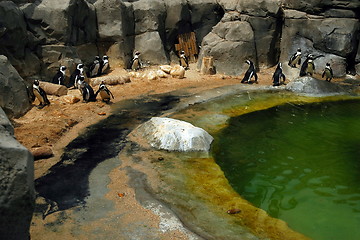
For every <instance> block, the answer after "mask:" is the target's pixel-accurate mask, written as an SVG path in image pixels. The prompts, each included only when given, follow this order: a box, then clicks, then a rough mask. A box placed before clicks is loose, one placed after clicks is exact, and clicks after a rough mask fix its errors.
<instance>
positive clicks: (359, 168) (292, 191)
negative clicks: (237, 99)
mask: <svg viewBox="0 0 360 240" xmlns="http://www.w3.org/2000/svg"><path fill="white" fill-rule="evenodd" d="M359 120H360V102H359V101H343V102H331V103H321V104H320V103H316V104H305V105H294V104H284V105H281V106H278V107H273V108H271V109H268V110H264V111H257V112H253V113H249V114H246V115H242V116H239V117H235V118H232V119H231V120H230V122H229V127H227V128H226V129H224V130H223V131H222V132H221V133H219V135H218V138H217V139H218V141H217V143H216V145H215V146H214V155H215V158H216V161H217V162H218V164H219V165H220V166H221V168H222V169H223V171H224V173H225V175H226V177H227V178H228V179H229V182H230V183H231V185H232V186H233V188H234V189H235V190H236V191H237V192H238V193H240V195H242V196H243V197H244V198H246V199H247V200H249V201H251V202H252V203H253V204H254V205H255V206H257V207H260V208H262V209H264V210H266V211H267V212H268V213H269V214H270V215H271V216H273V217H276V218H280V219H283V220H285V221H286V222H288V224H289V225H290V227H292V228H293V229H295V230H297V231H299V232H301V233H303V234H305V235H307V236H309V237H311V238H313V239H317V240H319V239H320V240H321V239H324V240H328V239H347V240H351V239H360V228H359V226H360V157H359V156H360V124H359Z"/></svg>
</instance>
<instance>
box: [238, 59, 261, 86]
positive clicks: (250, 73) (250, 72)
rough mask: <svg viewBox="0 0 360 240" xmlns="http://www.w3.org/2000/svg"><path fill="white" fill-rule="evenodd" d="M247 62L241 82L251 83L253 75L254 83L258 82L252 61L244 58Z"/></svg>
mask: <svg viewBox="0 0 360 240" xmlns="http://www.w3.org/2000/svg"><path fill="white" fill-rule="evenodd" d="M245 62H246V63H247V64H249V68H248V70H247V71H246V73H245V75H244V78H243V80H242V81H241V83H251V78H252V77H253V76H254V77H255V83H258V81H257V80H258V76H257V74H256V69H255V66H254V63H253V62H252V61H250V60H246V61H245Z"/></svg>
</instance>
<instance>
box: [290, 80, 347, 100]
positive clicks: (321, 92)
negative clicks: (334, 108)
mask: <svg viewBox="0 0 360 240" xmlns="http://www.w3.org/2000/svg"><path fill="white" fill-rule="evenodd" d="M285 89H286V90H289V91H292V92H295V93H300V94H304V95H308V96H330V95H338V94H343V93H345V92H346V91H345V90H344V89H343V88H342V87H340V86H339V85H337V84H335V83H331V82H327V81H325V80H318V79H315V78H313V77H299V78H297V79H295V80H294V81H291V82H290V83H288V84H287V85H286V87H285Z"/></svg>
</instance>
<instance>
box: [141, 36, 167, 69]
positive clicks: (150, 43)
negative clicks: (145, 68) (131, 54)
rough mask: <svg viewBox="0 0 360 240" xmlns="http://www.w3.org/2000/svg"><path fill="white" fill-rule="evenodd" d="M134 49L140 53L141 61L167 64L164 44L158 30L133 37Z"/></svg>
mask: <svg viewBox="0 0 360 240" xmlns="http://www.w3.org/2000/svg"><path fill="white" fill-rule="evenodd" d="M135 49H136V50H137V51H139V52H140V53H141V55H140V59H141V61H142V62H143V63H150V64H168V63H169V60H168V59H167V56H166V53H165V50H164V46H163V44H162V41H161V38H160V34H159V33H158V32H146V33H143V34H140V35H137V36H136V37H135Z"/></svg>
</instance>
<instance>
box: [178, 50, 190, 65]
mask: <svg viewBox="0 0 360 240" xmlns="http://www.w3.org/2000/svg"><path fill="white" fill-rule="evenodd" d="M179 62H180V66H182V67H183V68H185V70H187V69H189V60H188V58H187V57H186V55H185V52H184V51H181V52H180V59H179Z"/></svg>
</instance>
